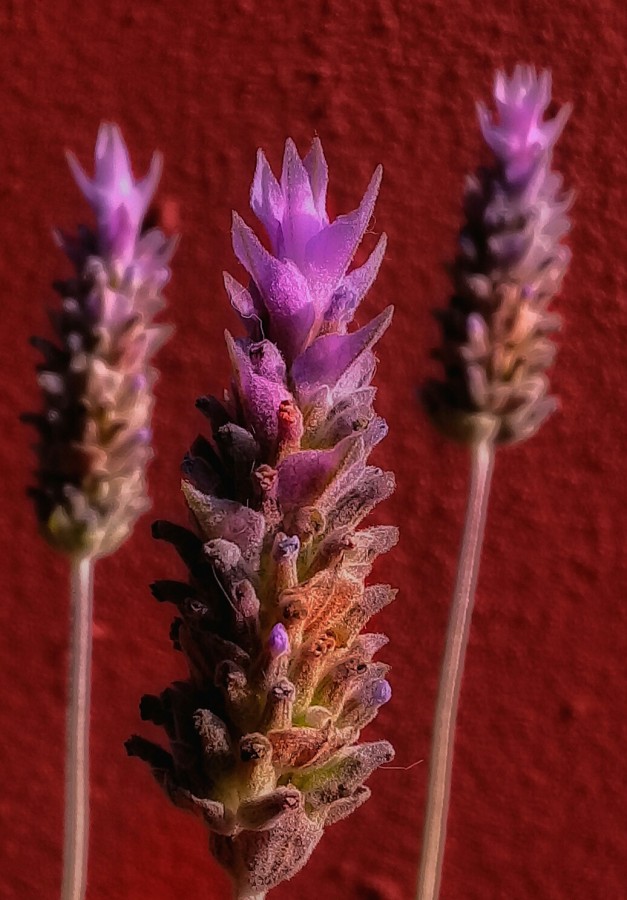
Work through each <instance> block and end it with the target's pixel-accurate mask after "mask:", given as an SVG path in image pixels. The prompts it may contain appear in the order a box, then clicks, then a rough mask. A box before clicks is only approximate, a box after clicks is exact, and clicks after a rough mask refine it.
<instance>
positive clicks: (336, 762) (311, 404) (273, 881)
mask: <svg viewBox="0 0 627 900" xmlns="http://www.w3.org/2000/svg"><path fill="white" fill-rule="evenodd" d="M379 181H380V170H377V173H376V174H375V177H374V178H373V180H372V182H371V184H370V186H369V188H368V190H367V192H366V195H365V197H364V199H363V200H362V202H361V204H360V206H359V208H358V209H357V210H355V212H353V213H350V214H348V215H345V216H340V217H339V218H337V219H336V220H335V221H334V222H329V219H328V217H327V213H326V202H325V199H326V188H327V166H326V162H325V159H324V156H323V153H322V147H321V145H320V142H319V141H318V140H315V141H314V143H313V146H312V149H311V151H310V152H309V153H308V154H307V156H305V158H304V159H303V160H301V159H300V157H299V156H298V153H297V152H296V148H295V146H294V144H293V143H292V141H288V142H287V144H286V147H285V157H284V162H283V172H282V175H281V179H280V181H279V180H277V179H276V178H275V176H274V175H273V173H272V171H271V170H270V167H269V165H268V163H267V161H266V158H265V156H264V155H263V153H261V152H260V153H259V157H258V162H257V170H256V172H255V178H254V182H253V187H252V192H251V205H252V208H253V210H254V212H255V213H256V215H257V217H258V218H259V219H260V220H261V222H262V223H263V224H264V226H265V228H266V230H267V232H268V237H269V239H270V246H271V250H270V251H268V250H266V249H265V248H264V247H263V245H262V244H261V243H260V242H259V240H258V239H257V237H256V236H255V234H254V233H253V231H252V230H251V229H250V228H249V227H248V226H247V225H245V224H244V222H243V221H242V220H241V219H240V218H239V217H238V216H234V221H233V245H234V249H235V253H236V255H237V256H238V258H239V259H240V261H241V262H242V264H243V265H244V267H245V268H246V269H247V270H248V272H249V274H250V276H251V281H250V284H249V285H248V287H244V286H243V285H241V284H238V283H237V282H236V281H235V280H234V279H233V278H231V277H230V276H225V281H226V287H227V291H228V294H229V296H230V299H231V302H232V304H233V306H234V307H235V309H236V310H237V311H238V312H239V314H240V316H241V319H242V321H243V323H244V325H245V327H246V329H247V331H248V337H246V338H237V339H233V338H232V337H231V336H230V335H228V334H227V347H228V352H229V355H230V358H231V363H232V367H233V380H232V384H231V388H230V390H229V391H228V393H227V394H226V399H225V402H224V403H222V402H219V401H218V400H216V399H215V398H213V397H202V398H201V399H200V400H199V401H198V406H199V408H200V410H201V411H202V412H203V413H204V414H205V416H206V417H207V419H208V420H209V423H210V427H211V434H210V437H209V439H207V438H204V437H199V438H197V440H196V441H195V442H194V444H193V445H192V447H191V450H190V451H189V453H188V455H187V456H186V458H185V461H184V465H183V473H184V480H183V493H184V496H185V500H186V502H187V506H188V508H189V517H190V527H189V528H183V527H180V526H176V525H172V524H170V523H166V522H157V523H155V526H154V532H155V536H156V537H157V538H159V539H162V540H166V541H168V542H170V543H171V544H173V545H174V547H175V548H176V549H177V551H178V553H179V555H180V556H181V558H182V560H183V562H184V563H185V565H186V566H187V569H188V573H189V574H188V579H187V581H159V582H156V583H155V584H153V585H152V591H153V593H154V595H155V597H156V598H157V599H158V600H160V601H169V602H171V603H173V604H175V605H176V607H177V609H178V616H177V618H176V619H175V620H174V625H173V628H172V638H173V641H174V646H175V648H176V649H177V650H179V651H182V653H183V654H184V656H185V657H186V660H187V664H188V667H189V678H188V679H187V680H186V681H182V682H177V683H176V684H173V685H172V686H171V687H169V688H167V689H166V690H165V691H164V692H163V693H162V694H161V695H160V696H145V697H144V698H143V699H142V702H141V715H142V718H143V719H145V720H149V721H152V722H154V723H155V724H157V725H161V726H163V727H164V728H165V730H166V733H167V735H168V738H169V743H170V746H169V749H168V750H167V751H166V750H165V749H163V748H161V747H160V746H158V745H156V744H153V743H152V742H150V741H148V740H146V739H144V738H143V737H139V736H135V737H133V738H131V739H130V740H129V741H128V743H127V749H128V752H129V753H130V754H131V755H133V756H138V757H140V758H142V759H143V760H145V761H146V762H148V763H149V764H150V765H151V767H152V770H153V773H154V775H155V777H156V779H157V781H158V782H159V784H161V785H162V787H163V788H164V789H165V790H166V792H167V794H168V795H169V797H170V798H171V799H172V800H173V801H174V803H175V804H177V805H178V806H180V807H182V808H183V809H187V810H190V811H191V812H193V813H194V814H195V815H196V816H198V817H199V818H200V819H201V820H202V821H204V823H205V825H206V826H207V827H208V829H209V831H210V832H211V847H212V850H213V853H214V855H215V856H216V858H217V859H218V861H219V862H220V863H221V864H222V865H223V866H224V867H225V869H226V870H227V871H228V872H229V874H230V875H231V877H232V879H233V883H234V886H235V891H236V895H237V896H238V897H242V898H243V897H246V898H261V897H264V896H265V894H266V893H267V891H269V890H270V889H271V888H273V887H275V886H276V885H278V884H279V883H280V882H282V881H284V880H285V879H288V878H291V877H292V875H294V874H295V873H296V872H298V871H299V869H301V867H302V866H304V865H305V863H306V862H307V859H308V858H309V856H310V854H311V852H312V851H313V849H314V847H315V846H316V844H317V843H318V841H319V840H320V838H321V836H322V833H323V829H324V828H325V827H326V826H327V825H331V824H332V823H333V822H336V821H338V820H339V819H342V818H344V817H345V816H348V815H349V814H350V813H352V812H353V810H355V809H357V807H358V806H360V805H361V804H362V803H363V802H364V801H365V800H366V799H367V798H368V796H369V790H368V788H366V787H365V786H364V782H365V780H366V779H367V778H368V776H369V775H370V774H371V772H372V771H373V770H374V769H375V768H376V767H377V766H379V765H381V763H384V762H387V761H389V760H390V759H391V758H392V755H393V752H392V748H391V746H390V745H389V744H388V743H387V742H386V741H377V742H375V743H359V735H360V732H361V729H362V728H363V727H364V726H365V725H367V724H368V722H370V721H371V720H372V719H373V718H374V716H375V715H376V713H377V710H378V709H379V707H380V706H381V705H382V704H384V703H386V702H387V701H388V700H389V699H390V694H391V690H390V686H389V683H388V681H387V680H386V673H387V670H388V667H387V666H386V665H384V664H382V663H380V662H375V661H373V658H374V656H375V654H376V653H377V651H378V650H379V649H380V648H381V647H383V645H384V644H385V643H386V638H385V637H384V636H383V635H381V634H362V633H361V632H362V629H363V627H364V626H365V624H366V623H367V622H368V620H369V619H370V618H371V616H373V615H374V614H375V613H377V612H378V611H379V610H380V609H382V608H383V607H384V606H386V605H387V604H388V603H389V602H390V601H391V600H392V599H393V597H394V593H395V592H394V591H393V590H392V588H391V587H389V586H388V585H373V586H369V587H366V586H365V579H366V578H367V576H368V574H369V573H370V570H371V568H372V563H373V561H374V559H375V557H376V556H377V555H378V554H380V553H383V552H385V551H387V550H389V549H390V548H391V547H392V546H393V545H394V544H395V543H396V540H397V532H396V529H395V528H392V527H386V526H377V527H371V528H365V529H359V527H358V526H359V524H360V522H361V521H362V519H364V517H365V516H366V515H367V514H368V513H369V512H370V510H371V509H372V508H373V507H374V506H375V505H376V504H377V503H378V502H379V501H380V500H383V499H385V498H386V497H387V496H389V494H390V493H391V491H392V490H393V486H394V480H393V477H392V475H391V474H390V473H386V472H383V471H381V469H379V468H376V467H373V466H369V465H368V464H367V457H368V454H369V452H370V450H371V449H372V448H373V447H374V446H375V444H377V443H378V442H379V441H380V440H381V439H382V438H383V437H384V436H385V434H386V425H385V422H384V421H383V420H382V419H380V418H379V417H377V416H376V415H375V413H374V411H373V408H372V402H373V398H374V393H375V391H374V389H373V388H372V387H371V386H370V381H371V378H372V376H373V373H374V370H375V364H376V360H375V356H374V353H373V349H372V348H373V345H374V344H375V342H376V341H377V340H378V339H379V338H380V337H381V335H382V334H383V332H384V331H385V329H386V328H387V326H388V324H389V322H390V317H391V310H387V311H386V312H384V313H382V314H381V315H379V316H378V317H377V318H376V319H374V321H372V322H370V323H368V324H366V325H364V326H363V327H361V328H357V329H354V330H351V331H349V330H348V326H349V325H350V323H351V321H352V319H353V316H354V314H355V311H356V309H357V306H358V304H359V302H360V301H361V299H362V297H363V296H364V294H365V293H366V291H367V290H368V288H369V287H370V285H371V284H372V282H373V280H374V278H375V276H376V273H377V270H378V268H379V265H380V262H381V258H382V254H383V249H384V247H385V237H382V238H381V239H380V241H379V243H378V245H377V247H376V248H375V250H374V251H373V253H372V255H371V256H370V258H369V259H368V260H367V261H366V262H365V263H364V264H363V265H362V266H360V267H358V268H354V269H352V270H350V271H349V266H350V263H351V260H352V257H353V254H354V253H355V250H356V248H357V246H358V244H359V242H360V240H361V238H362V236H363V234H364V231H365V229H366V227H367V225H368V222H369V220H370V217H371V215H372V210H373V206H374V202H375V198H376V195H377V190H378V186H379Z"/></svg>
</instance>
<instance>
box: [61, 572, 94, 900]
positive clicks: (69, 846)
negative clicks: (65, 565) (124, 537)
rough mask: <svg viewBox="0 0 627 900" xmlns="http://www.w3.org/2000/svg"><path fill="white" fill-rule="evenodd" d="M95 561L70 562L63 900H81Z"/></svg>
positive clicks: (86, 831) (85, 845)
mask: <svg viewBox="0 0 627 900" xmlns="http://www.w3.org/2000/svg"><path fill="white" fill-rule="evenodd" d="M93 578H94V563H93V560H91V559H90V558H85V559H77V560H73V561H72V569H71V575H70V600H71V617H72V638H71V648H70V692H69V699H68V707H67V733H66V742H67V743H66V762H65V830H64V846H63V886H62V888H61V897H62V900H83V898H84V896H85V888H86V885H87V850H88V845H89V700H90V692H91V645H92V618H93V615H92V607H93Z"/></svg>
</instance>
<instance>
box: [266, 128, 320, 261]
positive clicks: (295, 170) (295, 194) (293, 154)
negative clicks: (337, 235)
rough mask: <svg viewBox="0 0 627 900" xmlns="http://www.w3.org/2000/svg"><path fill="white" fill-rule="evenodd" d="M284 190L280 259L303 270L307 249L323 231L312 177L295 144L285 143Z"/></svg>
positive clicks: (282, 181) (282, 183)
mask: <svg viewBox="0 0 627 900" xmlns="http://www.w3.org/2000/svg"><path fill="white" fill-rule="evenodd" d="M281 190H282V192H283V197H284V198H285V210H284V212H283V219H282V222H281V229H280V236H279V242H278V247H277V252H278V255H279V256H280V257H281V258H284V259H291V260H292V261H293V262H295V263H296V265H297V266H298V267H299V268H301V269H302V268H303V267H304V265H305V248H306V246H307V244H308V242H309V241H310V239H311V238H313V237H314V236H315V235H316V234H318V233H319V232H320V230H321V228H322V227H323V223H321V222H320V220H319V217H318V213H317V210H316V207H315V204H314V198H313V194H312V187H311V183H310V181H309V174H308V172H307V170H306V169H305V166H304V165H303V163H302V161H301V158H300V157H299V155H298V152H297V150H296V147H295V145H294V142H293V141H292V140H289V139H288V140H287V141H286V142H285V154H284V157H283V171H282V173H281Z"/></svg>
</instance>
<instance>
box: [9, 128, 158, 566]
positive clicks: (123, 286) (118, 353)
mask: <svg viewBox="0 0 627 900" xmlns="http://www.w3.org/2000/svg"><path fill="white" fill-rule="evenodd" d="M68 162H69V164H70V168H71V170H72V174H73V175H74V178H75V179H76V181H77V183H78V185H79V187H80V188H81V190H82V191H83V193H84V194H85V197H86V198H87V200H88V201H89V203H90V205H91V206H92V209H93V211H94V213H95V216H96V228H95V230H94V231H91V230H89V229H87V228H82V229H80V230H79V234H78V236H77V237H73V236H69V235H66V234H63V233H61V232H58V233H57V235H56V237H57V240H58V243H59V245H60V246H61V248H62V249H63V250H64V251H65V253H66V255H67V256H68V257H69V259H70V260H71V262H72V263H73V264H74V266H75V269H76V272H75V275H74V276H73V277H72V278H69V279H67V280H66V281H63V282H59V283H57V284H56V285H55V287H56V289H57V290H58V291H59V293H60V294H61V298H62V303H61V310H60V311H58V312H57V311H55V312H54V314H53V316H52V319H53V324H54V328H55V332H56V339H57V340H56V343H52V342H50V341H47V340H43V339H40V338H34V339H33V343H34V345H35V346H36V347H37V348H38V349H39V350H41V352H42V353H43V355H44V362H43V364H42V365H40V366H39V367H38V373H39V383H40V386H41V388H42V390H43V395H44V409H43V412H42V413H41V414H38V415H33V416H27V417H25V418H26V419H27V420H28V421H29V422H31V423H32V424H34V425H35V426H36V428H37V430H38V432H39V442H38V444H37V452H38V463H39V465H38V469H37V472H36V480H37V484H36V486H35V487H34V488H33V489H32V491H31V493H32V495H33V498H34V500H35V504H36V509H37V514H38V518H39V523H40V528H41V531H42V533H43V535H44V536H45V537H46V538H47V539H48V540H49V541H50V543H52V544H53V545H54V546H55V547H57V548H58V549H61V550H63V551H64V552H66V553H69V554H70V555H72V556H102V555H104V554H107V553H111V552H112V551H113V550H115V549H116V547H118V546H119V544H120V543H121V542H122V541H123V540H124V539H125V538H126V537H127V535H128V534H129V533H130V531H131V529H132V527H133V524H134V522H135V521H136V519H137V518H138V516H139V515H140V514H141V513H142V512H144V511H145V510H146V509H147V508H148V506H149V502H148V497H147V488H146V476H145V472H146V466H147V464H148V462H149V460H150V458H151V456H152V450H151V446H150V445H151V440H152V432H151V428H150V420H151V414H152V405H153V395H152V386H153V383H154V381H155V378H156V372H155V370H154V369H153V368H152V366H151V359H152V357H153V355H154V353H155V352H156V351H157V350H158V348H159V347H160V346H161V345H162V344H163V342H164V341H165V340H166V339H167V337H168V334H169V332H170V329H169V328H167V327H165V326H163V325H158V324H155V322H154V318H155V316H156V315H157V314H158V313H159V311H160V310H161V308H162V307H163V304H164V300H163V297H162V294H161V290H162V288H163V286H164V285H165V284H166V282H167V281H168V279H169V277H170V271H169V268H168V262H169V260H170V257H171V256H172V253H173V251H174V243H175V242H174V241H173V240H167V239H166V238H165V237H164V236H163V234H161V232H160V231H157V230H152V231H148V232H146V233H145V234H144V233H143V232H142V222H143V218H144V215H145V213H146V210H147V207H148V204H149V203H150V201H151V199H152V195H153V193H154V191H155V189H156V186H157V182H158V180H159V173H160V170H161V157H160V156H159V155H158V154H155V156H154V157H153V161H152V165H151V167H150V172H149V173H148V175H147V176H146V178H144V179H143V181H141V182H138V183H136V182H135V181H134V179H133V174H132V172H131V167H130V161H129V157H128V152H127V149H126V145H125V144H124V141H123V139H122V136H121V134H120V131H119V129H118V128H117V126H115V125H110V124H103V125H101V127H100V130H99V132H98V139H97V141H96V166H95V168H96V171H95V176H94V179H93V181H90V180H89V179H88V178H87V176H86V175H85V173H84V172H83V170H82V169H81V167H80V166H79V164H78V162H77V161H76V159H75V157H74V156H73V155H72V154H68Z"/></svg>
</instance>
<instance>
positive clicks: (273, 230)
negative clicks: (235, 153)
mask: <svg viewBox="0 0 627 900" xmlns="http://www.w3.org/2000/svg"><path fill="white" fill-rule="evenodd" d="M250 206H251V209H252V211H253V212H254V214H255V215H256V216H257V218H258V219H259V221H260V222H261V223H262V225H263V227H264V228H265V229H266V231H267V233H268V237H269V238H270V243H271V245H272V249H273V250H274V252H275V253H276V251H277V245H278V238H279V227H280V224H281V221H282V219H283V211H284V209H285V200H284V198H283V194H282V192H281V188H280V186H279V182H278V181H277V180H276V178H275V177H274V175H273V173H272V169H271V168H270V165H269V164H268V160H267V159H266V156H265V154H264V152H263V150H258V151H257V165H256V168H255V175H254V178H253V184H252V188H251V191H250Z"/></svg>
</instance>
